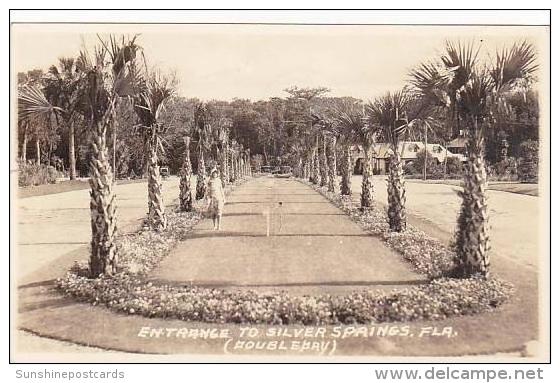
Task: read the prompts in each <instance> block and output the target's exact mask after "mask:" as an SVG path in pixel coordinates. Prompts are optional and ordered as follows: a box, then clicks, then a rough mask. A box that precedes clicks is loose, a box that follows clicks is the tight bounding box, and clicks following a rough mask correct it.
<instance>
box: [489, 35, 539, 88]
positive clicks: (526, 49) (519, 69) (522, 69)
mask: <svg viewBox="0 0 560 383" xmlns="http://www.w3.org/2000/svg"><path fill="white" fill-rule="evenodd" d="M537 69H538V64H537V54H536V52H535V48H534V47H533V45H532V44H530V43H528V42H526V41H523V42H521V43H515V44H514V45H513V46H512V47H511V48H509V49H506V48H504V49H502V51H498V52H496V61H495V63H494V66H493V68H492V69H491V70H490V75H491V76H492V79H493V81H494V86H495V88H496V90H498V91H504V90H509V89H510V88H512V87H513V86H515V85H516V83H517V82H518V81H521V80H525V79H528V78H529V77H530V76H531V75H532V74H533V73H534V72H535V71H536V70H537Z"/></svg>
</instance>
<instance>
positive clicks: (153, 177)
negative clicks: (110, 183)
mask: <svg viewBox="0 0 560 383" xmlns="http://www.w3.org/2000/svg"><path fill="white" fill-rule="evenodd" d="M152 130H153V135H152V140H151V142H150V148H149V158H148V161H149V166H148V200H149V207H150V209H149V211H148V221H149V223H150V226H151V227H152V229H154V230H158V231H159V230H164V229H165V228H166V226H167V219H166V217H165V205H164V203H163V194H162V184H161V175H160V174H159V165H158V153H157V149H158V147H159V137H158V136H157V132H156V127H155V126H154V127H153V128H152Z"/></svg>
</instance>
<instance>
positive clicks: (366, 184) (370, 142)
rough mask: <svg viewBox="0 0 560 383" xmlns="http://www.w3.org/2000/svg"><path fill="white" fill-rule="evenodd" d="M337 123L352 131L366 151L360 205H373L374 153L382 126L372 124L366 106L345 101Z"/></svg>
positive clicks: (338, 114)
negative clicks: (366, 112)
mask: <svg viewBox="0 0 560 383" xmlns="http://www.w3.org/2000/svg"><path fill="white" fill-rule="evenodd" d="M337 123H338V125H339V126H341V127H342V129H344V130H346V131H349V132H351V136H352V137H353V138H354V139H355V143H358V144H359V145H360V146H361V147H362V149H363V151H364V162H363V168H362V192H361V196H360V206H361V208H362V209H368V208H370V207H372V206H373V195H374V194H373V193H374V190H373V183H372V178H373V170H372V155H373V153H372V152H373V147H374V144H375V142H376V140H377V137H378V135H379V134H380V128H379V126H377V125H374V124H371V122H370V121H369V119H368V116H367V115H366V114H365V110H364V106H363V105H362V104H361V103H357V102H345V103H343V104H342V105H340V106H339V108H338V112H337Z"/></svg>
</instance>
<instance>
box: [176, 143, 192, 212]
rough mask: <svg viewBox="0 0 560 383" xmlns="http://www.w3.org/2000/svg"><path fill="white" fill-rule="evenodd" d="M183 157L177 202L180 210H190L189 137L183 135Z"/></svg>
mask: <svg viewBox="0 0 560 383" xmlns="http://www.w3.org/2000/svg"><path fill="white" fill-rule="evenodd" d="M184 140H185V155H184V156H185V159H184V160H183V166H182V167H181V175H180V177H181V179H180V182H179V203H180V206H181V210H182V211H192V202H193V201H192V191H191V177H192V165H191V150H190V143H191V138H190V137H188V136H187V137H185V138H184Z"/></svg>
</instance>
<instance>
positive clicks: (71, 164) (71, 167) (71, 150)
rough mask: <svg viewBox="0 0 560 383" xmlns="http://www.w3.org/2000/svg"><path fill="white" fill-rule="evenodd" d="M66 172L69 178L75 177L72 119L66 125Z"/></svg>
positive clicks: (74, 144) (74, 146)
mask: <svg viewBox="0 0 560 383" xmlns="http://www.w3.org/2000/svg"><path fill="white" fill-rule="evenodd" d="M113 145H114V143H113ZM115 172H116V170H115ZM68 174H69V176H70V179H71V180H75V179H76V143H75V128H74V121H70V124H69V126H68Z"/></svg>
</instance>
